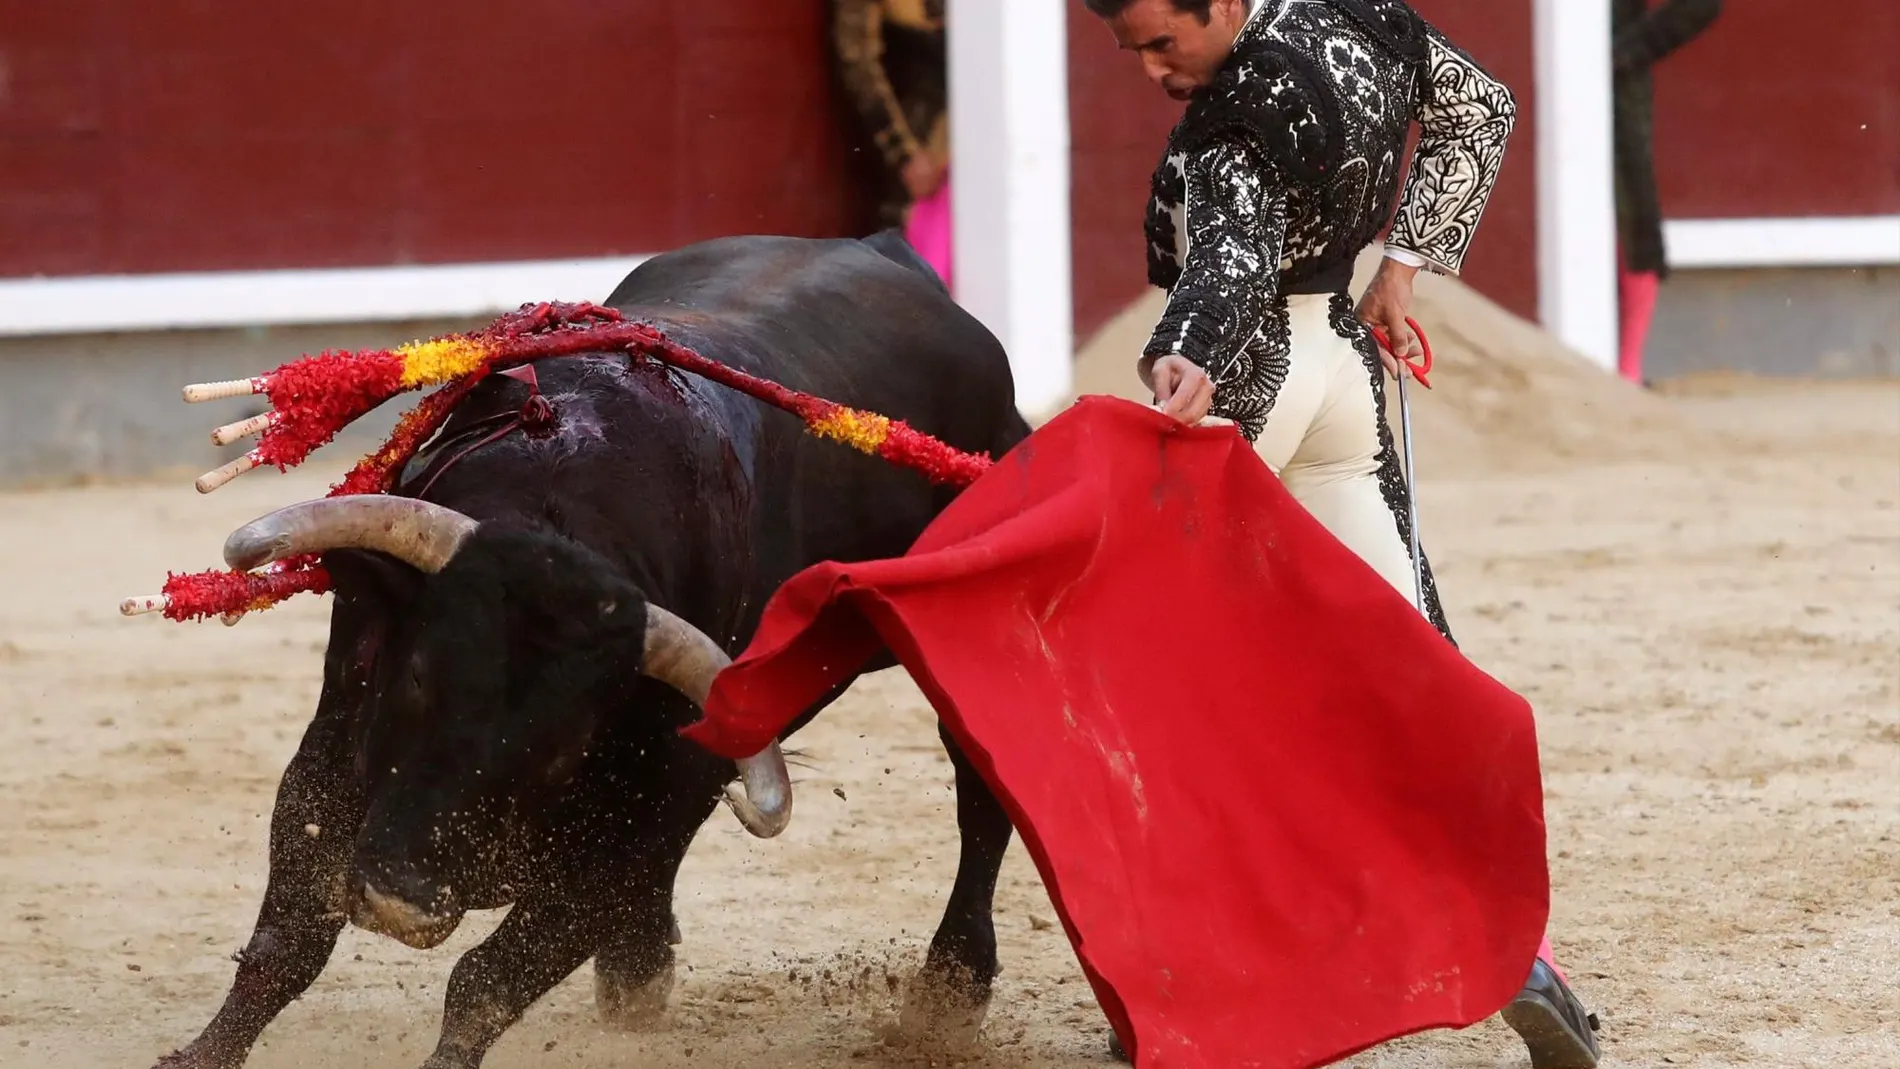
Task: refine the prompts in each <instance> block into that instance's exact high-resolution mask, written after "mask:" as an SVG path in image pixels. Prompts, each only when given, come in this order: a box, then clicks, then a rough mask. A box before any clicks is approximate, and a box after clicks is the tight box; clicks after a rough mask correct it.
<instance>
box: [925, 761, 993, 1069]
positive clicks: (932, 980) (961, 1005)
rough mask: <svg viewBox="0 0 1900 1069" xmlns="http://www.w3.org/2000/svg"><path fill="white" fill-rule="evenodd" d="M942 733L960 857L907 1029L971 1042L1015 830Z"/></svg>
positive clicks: (989, 970) (982, 1008)
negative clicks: (999, 883) (999, 886)
mask: <svg viewBox="0 0 1900 1069" xmlns="http://www.w3.org/2000/svg"><path fill="white" fill-rule="evenodd" d="M938 734H939V735H941V736H942V738H943V745H944V749H945V750H946V751H948V752H949V754H950V763H951V765H952V766H954V767H955V769H956V776H957V779H956V785H957V830H958V832H959V833H961V837H962V852H961V856H960V857H959V859H958V861H957V881H956V884H955V885H954V886H952V887H951V889H950V901H949V903H948V904H947V905H946V906H945V907H944V911H943V921H942V923H940V924H939V925H938V926H937V934H936V937H935V938H933V939H932V940H931V941H930V952H929V954H928V955H927V956H926V957H925V959H924V967H923V971H922V972H921V973H920V974H919V975H918V977H917V979H916V981H915V983H914V984H913V985H912V987H911V990H910V992H909V993H908V995H907V996H906V999H905V1003H904V1014H903V1022H902V1027H903V1030H904V1031H905V1032H906V1033H908V1034H910V1035H912V1036H916V1037H922V1038H926V1039H929V1040H932V1041H937V1042H946V1041H947V1042H949V1043H952V1044H955V1043H968V1042H971V1041H973V1040H974V1039H975V1038H976V1034H977V1031H978V1029H980V1028H981V1027H982V1025H983V1018H984V1016H985V1015H986V1014H987V1013H988V1012H989V1005H990V991H991V987H992V985H993V984H994V983H995V981H996V973H997V961H996V925H995V921H994V919H993V918H992V916H991V907H992V905H993V903H994V900H995V897H996V878H997V876H998V874H1000V873H1001V872H1002V869H1003V854H1004V853H1005V852H1007V851H1008V849H1009V838H1010V833H1011V828H1010V824H1009V814H1008V813H1007V812H1005V811H1004V809H1003V805H1002V803H1001V802H999V801H997V800H996V795H994V794H992V793H991V792H990V788H989V785H988V784H986V783H984V782H983V777H982V776H980V775H978V774H977V772H976V769H975V767H974V766H972V765H971V764H970V760H969V758H967V757H965V756H964V755H963V751H962V750H961V749H960V748H958V746H957V744H956V742H955V740H953V739H952V738H951V737H950V733H949V732H948V731H947V730H945V729H944V728H943V727H942V726H941V725H940V726H939V727H938Z"/></svg>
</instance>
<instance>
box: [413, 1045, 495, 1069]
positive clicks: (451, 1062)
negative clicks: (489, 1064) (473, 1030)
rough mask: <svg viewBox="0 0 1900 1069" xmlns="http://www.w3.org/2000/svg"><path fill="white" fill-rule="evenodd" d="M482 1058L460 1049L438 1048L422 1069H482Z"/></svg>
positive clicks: (423, 1064)
mask: <svg viewBox="0 0 1900 1069" xmlns="http://www.w3.org/2000/svg"><path fill="white" fill-rule="evenodd" d="M481 1065H482V1056H481V1055H479V1054H470V1053H469V1052H468V1051H465V1050H462V1049H460V1048H448V1049H444V1048H442V1047H437V1048H436V1050H435V1053H434V1054H431V1055H429V1060H428V1061H426V1062H423V1063H422V1069H481Z"/></svg>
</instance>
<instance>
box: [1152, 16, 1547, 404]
mask: <svg viewBox="0 0 1900 1069" xmlns="http://www.w3.org/2000/svg"><path fill="white" fill-rule="evenodd" d="M1516 114H1517V111H1516V102H1515V100H1514V98H1513V97H1512V95H1511V91H1510V90H1509V89H1507V88H1506V87H1505V86H1504V84H1503V83H1501V82H1499V81H1498V80H1496V79H1495V78H1492V77H1491V76H1490V75H1489V74H1487V73H1485V71H1484V70H1483V68H1481V67H1479V66H1478V64H1477V63H1476V62H1475V61H1473V60H1472V59H1471V57H1470V56H1468V55H1466V54H1465V53H1464V52H1463V51H1461V50H1460V49H1458V48H1457V47H1456V46H1455V45H1453V44H1452V43H1451V42H1450V41H1448V40H1446V39H1445V37H1444V35H1443V34H1441V33H1439V32H1438V30H1436V29H1435V28H1433V27H1432V26H1430V25H1429V24H1427V23H1426V22H1425V21H1424V19H1422V18H1421V17H1419V15H1418V14H1417V13H1416V12H1414V11H1413V10H1412V9H1411V8H1410V7H1409V6H1407V5H1406V4H1405V3H1403V2H1402V0H1255V9H1254V11H1253V13H1252V15H1251V16H1250V17H1249V20H1248V22H1247V24H1246V26H1245V27H1244V28H1243V29H1242V30H1241V32H1240V36H1239V38H1238V39H1237V40H1236V41H1235V44H1234V52H1233V55H1232V56H1231V57H1230V58H1229V59H1228V61H1227V63H1226V64H1225V65H1224V66H1223V67H1222V69H1221V71H1220V72H1219V74H1218V75H1217V76H1216V78H1215V81H1214V82H1213V84H1211V85H1209V86H1208V87H1207V88H1206V89H1204V90H1202V91H1201V92H1200V93H1198V94H1196V95H1195V98H1194V99H1193V101H1192V102H1190V103H1189V105H1188V109H1187V112H1186V114H1184V115H1183V116H1182V119H1181V121H1180V123H1179V124H1177V125H1176V126H1175V128H1174V131H1173V133H1172V134H1170V135H1169V139H1168V147H1167V151H1166V154H1165V156H1164V157H1163V158H1162V161H1161V164H1160V166H1159V167H1158V168H1157V169H1156V171H1155V175H1154V183H1153V199H1152V200H1151V201H1150V203H1149V206H1148V220H1147V236H1148V277H1149V281H1151V282H1153V283H1154V284H1155V285H1157V286H1160V287H1162V288H1164V289H1166V290H1168V291H1169V298H1168V304H1167V310H1166V311H1165V312H1164V313H1163V315H1162V318H1161V321H1160V323H1159V324H1158V325H1157V327H1156V328H1155V332H1154V335H1153V337H1152V338H1151V339H1150V341H1149V343H1148V346H1147V347H1146V349H1145V350H1144V355H1145V356H1147V357H1150V358H1157V357H1160V356H1164V355H1168V354H1176V353H1178V354H1180V355H1182V356H1186V357H1187V358H1188V359H1190V360H1193V361H1194V362H1195V363H1196V364H1198V365H1200V366H1201V367H1202V368H1203V369H1205V370H1206V371H1207V373H1208V375H1209V376H1210V377H1211V378H1212V379H1213V380H1214V382H1215V383H1216V386H1217V389H1216V391H1215V397H1214V414H1215V415H1218V416H1222V417H1225V418H1227V419H1231V420H1233V421H1234V422H1235V423H1237V424H1239V425H1240V428H1241V431H1242V433H1244V434H1246V435H1247V437H1249V438H1253V437H1255V436H1257V435H1258V434H1259V433H1260V429H1261V427H1262V425H1263V424H1264V422H1265V419H1266V414H1267V411H1268V409H1269V408H1271V406H1272V403H1273V398H1274V394H1275V393H1276V392H1277V390H1278V388H1279V384H1280V381H1281V380H1282V379H1284V377H1285V374H1286V361H1287V356H1288V350H1289V346H1290V338H1289V334H1288V327H1287V310H1286V300H1285V297H1286V295H1287V294H1289V293H1332V294H1343V293H1344V292H1345V290H1346V288H1347V286H1348V284H1349V283H1350V282H1351V279H1352V270H1353V265H1354V262H1355V260H1356V258H1357V257H1358V254H1359V253H1360V251H1361V250H1363V249H1364V248H1365V247H1366V246H1367V245H1369V244H1371V242H1372V241H1373V240H1374V239H1376V238H1377V237H1378V235H1379V232H1380V231H1381V230H1383V229H1384V228H1385V224H1386V222H1387V221H1388V219H1391V206H1392V203H1393V198H1394V196H1395V195H1397V194H1398V193H1399V183H1400V180H1401V177H1404V194H1403V197H1402V198H1401V199H1400V200H1399V206H1398V214H1397V218H1396V220H1393V225H1392V231H1391V233H1390V234H1389V235H1388V236H1387V239H1386V240H1387V247H1388V248H1389V249H1394V250H1398V251H1399V252H1400V253H1401V254H1403V253H1407V252H1409V253H1411V254H1413V255H1414V256H1415V257H1416V259H1415V260H1413V261H1412V262H1414V263H1417V262H1418V261H1423V262H1424V264H1425V265H1426V266H1428V267H1431V268H1434V269H1437V270H1439V271H1443V272H1446V273H1450V274H1456V273H1457V272H1458V271H1459V270H1460V268H1461V267H1462V265H1463V262H1464V258H1465V252H1466V250H1467V249H1468V248H1469V247H1470V244H1471V238H1472V233H1473V231H1474V230H1476V228H1477V225H1478V219H1479V217H1480V216H1481V215H1482V214H1483V212H1484V207H1485V202H1486V201H1487V200H1488V199H1489V197H1490V195H1491V190H1492V187H1493V186H1494V185H1495V184H1496V181H1497V175H1498V168H1499V165H1500V164H1501V163H1502V162H1503V158H1504V145H1505V141H1506V140H1507V138H1508V137H1509V136H1510V132H1511V128H1512V126H1513V125H1514V123H1515V120H1516ZM1413 119H1417V120H1418V123H1419V129H1420V140H1419V144H1418V148H1417V150H1416V153H1415V155H1414V158H1413V162H1412V165H1411V169H1410V174H1409V176H1401V174H1400V171H1399V168H1400V164H1401V161H1402V157H1403V156H1404V153H1405V143H1406V135H1407V133H1408V130H1409V126H1410V123H1411V121H1412V120H1413ZM1336 300H1338V301H1343V300H1344V298H1343V297H1341V298H1336ZM1335 318H1339V317H1338V316H1336V317H1335ZM1348 329H1357V328H1348Z"/></svg>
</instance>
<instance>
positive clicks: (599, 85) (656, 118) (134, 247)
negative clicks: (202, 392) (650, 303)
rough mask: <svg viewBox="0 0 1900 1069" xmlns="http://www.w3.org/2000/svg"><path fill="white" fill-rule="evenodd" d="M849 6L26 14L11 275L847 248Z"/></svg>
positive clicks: (5, 115)
mask: <svg viewBox="0 0 1900 1069" xmlns="http://www.w3.org/2000/svg"><path fill="white" fill-rule="evenodd" d="M826 11H827V5H825V4H822V3H794V2H790V0H717V2H716V3H707V4H692V5H687V4H680V3H674V2H670V0H488V2H485V3H482V4H480V5H476V6H474V7H471V6H470V5H467V4H459V3H447V2H442V0H428V2H425V0H409V2H405V3H379V4H366V3H361V2H358V0H302V2H299V3H296V4H276V3H265V4H245V3H223V2H218V0H58V2H57V3H51V2H47V0H0V72H4V73H0V79H3V80H0V275H20V274H32V273H48V274H73V273H99V272H107V273H111V272H142V271H176V270H213V269H224V268H264V267H293V266H294V267H322V266H343V265H360V264H394V263H431V262H443V261H458V260H488V259H509V258H515V257H521V258H543V257H561V256H579V255H610V254H619V253H636V252H650V251H653V250H656V249H663V248H667V247H671V246H674V245H678V244H681V243H683V242H687V241H691V240H694V239H698V238H704V237H711V236H715V235H719V234H723V233H729V232H732V231H735V230H754V231H758V230H763V231H777V232H784V233H792V234H832V233H839V232H842V231H845V230H848V229H851V228H853V227H855V226H856V225H857V220H858V216H857V215H856V213H857V211H858V205H859V203H860V201H859V197H858V195H857V192H856V189H855V186H854V184H853V182H852V181H851V180H850V178H851V172H850V170H849V168H850V167H851V152H850V145H851V144H852V143H853V142H851V141H850V139H849V137H848V135H847V134H846V132H845V131H846V130H847V126H846V124H845V123H844V122H843V121H842V117H843V112H842V110H841V106H842V105H841V101H840V97H839V96H838V94H837V93H836V91H835V89H834V87H833V81H832V77H831V74H830V68H829V63H828V41H827V39H826V29H825V22H826Z"/></svg>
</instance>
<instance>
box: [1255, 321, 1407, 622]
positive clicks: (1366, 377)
mask: <svg viewBox="0 0 1900 1069" xmlns="http://www.w3.org/2000/svg"><path fill="white" fill-rule="evenodd" d="M1330 301H1331V298H1330V297H1329V296H1328V295H1326V294H1293V295H1291V296H1288V297H1287V298H1286V302H1287V319H1288V326H1289V327H1290V328H1291V334H1292V349H1291V353H1290V355H1289V357H1288V366H1287V374H1286V381H1285V382H1283V383H1281V385H1280V390H1279V394H1278V395H1277V397H1276V398H1275V400H1274V402H1273V407H1272V408H1271V409H1270V410H1268V412H1267V420H1266V425H1265V427H1264V429H1263V430H1262V431H1261V432H1260V437H1259V438H1258V439H1256V440H1255V442H1254V451H1255V452H1256V453H1258V454H1259V455H1260V459H1261V460H1264V461H1266V464H1267V467H1268V468H1270V469H1272V471H1273V473H1274V474H1275V475H1277V476H1279V478H1280V481H1281V483H1283V484H1284V485H1285V486H1286V488H1287V491H1288V492H1289V493H1291V494H1292V495H1293V496H1294V498H1296V499H1297V500H1298V501H1299V502H1300V503H1301V504H1302V505H1305V506H1306V509H1307V511H1308V512H1311V513H1312V514H1313V517H1314V518H1315V519H1317V520H1319V522H1320V523H1321V524H1322V525H1324V526H1325V527H1326V529H1327V530H1328V531H1331V532H1332V534H1333V537H1334V538H1337V539H1339V540H1340V541H1341V542H1343V543H1345V545H1346V547H1347V548H1348V549H1351V550H1352V551H1353V552H1354V553H1357V554H1358V555H1359V558H1360V559H1361V560H1363V561H1365V562H1366V563H1367V564H1369V565H1371V566H1372V569H1373V570H1374V571H1376V572H1378V573H1379V574H1380V575H1381V576H1383V577H1384V578H1385V581H1386V582H1388V583H1391V584H1392V585H1393V586H1394V587H1397V588H1398V590H1399V592H1400V593H1401V594H1404V595H1405V600H1407V601H1411V600H1413V597H1414V595H1415V593H1416V590H1415V586H1414V582H1415V581H1414V579H1413V573H1412V551H1411V546H1410V544H1409V542H1410V539H1409V534H1408V532H1407V530H1406V525H1405V520H1404V518H1403V510H1404V504H1403V503H1404V500H1405V498H1404V496H1403V494H1404V491H1403V490H1402V489H1400V490H1399V494H1400V495H1401V496H1399V497H1396V498H1391V497H1388V496H1387V495H1388V492H1389V491H1390V490H1392V489H1394V488H1388V487H1386V486H1384V485H1382V483H1381V481H1380V475H1381V466H1382V461H1383V462H1384V465H1385V469H1386V470H1385V473H1384V474H1385V477H1386V479H1387V480H1388V481H1389V480H1391V479H1392V478H1393V477H1394V466H1393V465H1392V462H1391V459H1390V457H1389V455H1388V457H1383V458H1382V457H1381V455H1380V450H1381V440H1380V434H1379V426H1380V411H1379V403H1378V401H1377V400H1376V399H1375V397H1374V394H1373V391H1372V376H1371V374H1370V373H1369V372H1368V371H1367V368H1366V363H1365V359H1364V358H1363V357H1362V356H1361V355H1360V352H1359V351H1358V350H1357V349H1355V348H1354V347H1353V343H1352V342H1351V341H1349V340H1348V339H1346V338H1342V337H1340V336H1339V333H1338V332H1337V331H1335V330H1334V329H1333V326H1332V321H1331V312H1330V309H1329V302H1330Z"/></svg>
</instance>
